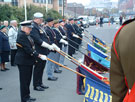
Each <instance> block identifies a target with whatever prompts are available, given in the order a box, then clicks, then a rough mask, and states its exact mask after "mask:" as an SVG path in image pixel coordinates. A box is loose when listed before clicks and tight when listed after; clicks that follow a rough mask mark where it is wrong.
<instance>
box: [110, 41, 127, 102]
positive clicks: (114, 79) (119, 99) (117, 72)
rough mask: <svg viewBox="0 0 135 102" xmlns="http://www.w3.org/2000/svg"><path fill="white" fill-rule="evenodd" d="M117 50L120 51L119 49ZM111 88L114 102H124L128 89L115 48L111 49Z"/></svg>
mask: <svg viewBox="0 0 135 102" xmlns="http://www.w3.org/2000/svg"><path fill="white" fill-rule="evenodd" d="M116 44H117V43H116ZM116 49H117V51H118V48H116ZM110 86H111V94H112V102H123V99H124V97H125V95H126V92H127V87H126V84H125V76H124V72H123V69H122V66H121V62H120V60H118V59H117V56H116V54H115V51H114V48H113V46H112V49H111V67H110Z"/></svg>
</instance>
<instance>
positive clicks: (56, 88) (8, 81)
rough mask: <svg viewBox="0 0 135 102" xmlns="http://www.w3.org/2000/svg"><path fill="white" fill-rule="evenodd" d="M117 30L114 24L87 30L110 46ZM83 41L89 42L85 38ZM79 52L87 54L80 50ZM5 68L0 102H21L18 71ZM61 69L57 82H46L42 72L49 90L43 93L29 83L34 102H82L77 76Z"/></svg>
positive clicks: (0, 82) (0, 75)
mask: <svg viewBox="0 0 135 102" xmlns="http://www.w3.org/2000/svg"><path fill="white" fill-rule="evenodd" d="M118 28H119V26H118V25H116V24H114V25H111V26H108V24H104V25H103V27H96V26H90V27H89V28H87V30H88V31H89V32H90V33H92V34H94V35H95V36H97V37H99V38H100V39H102V40H104V41H106V42H107V43H109V44H111V43H112V41H113V38H114V35H115V33H116V31H117V30H118ZM84 39H85V40H86V41H89V40H88V39H87V38H85V37H84ZM83 46H85V47H87V45H86V43H85V42H83ZM80 50H81V51H83V52H84V53H87V51H84V49H82V48H80ZM74 57H75V58H76V59H78V60H80V59H82V58H83V55H82V54H81V53H79V52H78V51H77V54H76V55H74ZM65 64H66V65H68V67H69V68H72V69H74V70H75V69H76V67H77V66H76V65H74V64H73V63H71V62H70V61H68V60H65ZM6 67H7V68H9V69H10V70H9V71H6V72H1V71H0V87H2V88H3V90H0V102H21V101H20V90H19V72H18V69H17V67H11V66H10V64H9V63H7V64H6ZM61 69H62V70H63V72H62V73H61V74H55V76H57V77H58V80H57V81H48V80H47V76H46V70H45V71H44V77H43V82H44V84H45V85H48V86H49V89H46V90H45V91H43V92H37V91H34V90H33V86H32V81H31V86H30V89H31V96H32V97H35V98H37V100H36V102H83V98H84V96H83V95H77V94H76V82H77V80H76V79H77V77H76V76H77V75H76V74H74V73H73V72H70V71H68V70H66V69H64V68H61Z"/></svg>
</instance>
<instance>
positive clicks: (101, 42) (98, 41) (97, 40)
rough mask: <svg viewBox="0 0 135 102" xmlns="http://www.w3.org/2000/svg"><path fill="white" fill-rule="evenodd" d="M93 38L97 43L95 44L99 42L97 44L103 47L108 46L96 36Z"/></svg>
mask: <svg viewBox="0 0 135 102" xmlns="http://www.w3.org/2000/svg"><path fill="white" fill-rule="evenodd" d="M92 36H93V41H95V42H97V43H99V44H101V45H104V46H106V43H105V42H103V41H102V40H100V39H99V38H97V37H96V36H94V35H92Z"/></svg>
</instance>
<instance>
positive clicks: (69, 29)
mask: <svg viewBox="0 0 135 102" xmlns="http://www.w3.org/2000/svg"><path fill="white" fill-rule="evenodd" d="M65 27H66V28H67V34H68V38H70V39H72V37H73V33H74V34H76V31H75V29H74V28H73V25H71V24H65Z"/></svg>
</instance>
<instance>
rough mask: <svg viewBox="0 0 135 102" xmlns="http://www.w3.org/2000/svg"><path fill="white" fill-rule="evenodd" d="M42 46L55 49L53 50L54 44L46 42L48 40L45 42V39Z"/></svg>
mask: <svg viewBox="0 0 135 102" xmlns="http://www.w3.org/2000/svg"><path fill="white" fill-rule="evenodd" d="M41 46H42V47H45V48H48V49H49V50H53V51H54V48H53V46H52V45H50V44H48V43H46V42H44V41H43V43H42V45H41Z"/></svg>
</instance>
